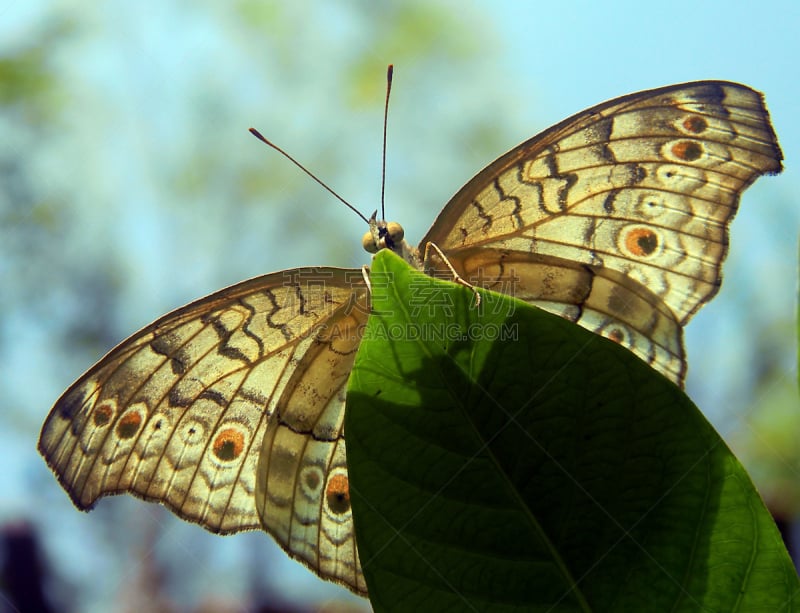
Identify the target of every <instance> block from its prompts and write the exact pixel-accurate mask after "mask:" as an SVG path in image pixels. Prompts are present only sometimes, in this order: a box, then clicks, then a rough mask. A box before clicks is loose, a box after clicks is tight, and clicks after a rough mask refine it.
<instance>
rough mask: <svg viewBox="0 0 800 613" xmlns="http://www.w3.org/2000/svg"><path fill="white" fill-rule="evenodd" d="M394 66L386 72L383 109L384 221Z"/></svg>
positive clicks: (382, 176) (382, 211) (382, 186)
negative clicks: (387, 141) (388, 133)
mask: <svg viewBox="0 0 800 613" xmlns="http://www.w3.org/2000/svg"><path fill="white" fill-rule="evenodd" d="M393 74H394V65H393V64H389V68H388V69H387V70H386V104H385V105H384V107H383V162H382V163H381V219H386V209H385V206H384V193H385V192H386V126H387V124H388V123H389V94H391V93H392V75H393Z"/></svg>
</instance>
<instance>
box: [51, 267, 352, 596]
mask: <svg viewBox="0 0 800 613" xmlns="http://www.w3.org/2000/svg"><path fill="white" fill-rule="evenodd" d="M367 315H368V300H367V297H366V286H365V283H364V280H363V277H362V274H361V271H360V270H341V269H333V268H306V269H296V270H291V271H285V272H283V273H275V274H271V275H266V276H263V277H259V278H256V279H252V280H250V281H246V282H243V283H240V284H238V285H235V286H232V287H230V288H228V289H225V290H222V291H220V292H217V293H216V294H213V295H211V296H208V297H207V298H203V299H201V300H198V301H196V302H194V303H192V304H190V305H188V306H186V307H183V308H181V309H179V310H177V311H175V312H173V313H170V314H168V315H166V316H164V317H162V318H161V319H159V320H158V321H156V322H154V323H153V324H151V325H150V326H148V327H147V328H145V329H143V330H142V331H140V332H138V333H136V334H135V335H133V336H132V337H131V338H129V339H127V340H125V341H124V342H122V343H121V344H120V345H119V346H118V347H116V348H115V349H113V350H112V351H111V352H110V353H109V354H108V355H106V356H105V357H104V358H103V359H102V360H100V362H98V363H97V364H96V365H95V366H94V367H93V368H91V369H90V370H89V371H88V372H87V373H86V374H85V375H84V376H83V377H81V378H80V379H79V380H78V381H77V382H76V383H75V384H74V385H73V386H72V387H70V389H69V390H67V391H66V392H65V393H64V395H63V396H62V397H61V398H60V399H59V400H58V401H57V402H56V404H55V405H54V407H53V409H52V410H51V412H50V414H49V415H48V417H47V420H46V421H45V424H44V426H43V428H42V433H41V436H40V439H39V450H40V452H41V453H42V455H43V456H44V457H45V459H46V460H47V463H48V464H49V465H50V466H51V467H52V468H53V470H54V471H55V473H56V475H58V478H59V480H60V482H61V483H62V485H63V486H64V488H65V489H66V490H67V492H68V493H69V495H70V497H71V498H72V500H73V501H74V502H75V504H76V505H77V506H78V507H79V508H81V509H89V508H91V506H92V505H93V504H94V502H95V501H96V500H97V499H98V498H100V497H102V496H104V495H108V494H118V493H123V492H130V493H132V494H135V495H137V496H139V497H141V498H144V499H147V500H153V501H158V502H162V503H164V504H165V505H166V506H168V507H169V508H171V509H172V510H173V511H175V513H177V514H178V515H179V516H181V517H183V518H184V519H188V520H190V521H194V522H197V523H200V524H202V525H203V526H204V527H206V528H207V529H209V530H211V531H214V532H220V533H229V532H236V531H239V530H247V529H253V528H258V527H260V525H261V520H260V519H259V515H258V509H257V505H256V491H257V489H258V488H259V487H262V485H263V484H262V485H258V484H257V478H258V477H257V475H258V474H259V471H260V472H261V474H262V475H263V474H265V473H269V475H270V477H271V478H270V483H269V487H270V488H274V489H275V491H276V492H279V491H283V490H289V491H291V490H293V489H294V490H297V491H300V490H301V489H302V488H305V489H304V490H303V491H305V492H306V493H309V492H310V491H311V489H313V488H310V486H311V485H314V484H313V478H312V477H311V476H309V474H310V472H309V471H311V472H313V474H314V475H317V476H319V479H320V482H319V484H318V487H317V488H316V490H314V491H315V492H316V497H314V496H305V497H303V496H296V495H293V496H290V507H289V509H288V510H287V512H286V513H284V514H276V517H271V518H269V522H270V523H269V524H268V525H267V524H265V527H266V528H267V529H268V530H269V531H270V532H271V533H273V534H274V535H275V536H276V538H277V539H278V540H279V542H282V544H283V545H284V546H285V547H292V546H295V545H296V542H295V541H296V540H297V539H296V538H294V537H292V538H288V539H287V538H283V539H282V538H281V537H282V535H284V534H296V532H297V529H296V526H298V525H300V524H302V523H303V522H306V524H312V523H315V524H316V525H317V526H319V525H320V524H322V525H323V526H324V525H325V522H326V521H327V519H326V517H323V515H324V514H325V512H326V507H325V504H326V503H327V504H328V505H329V506H330V503H329V502H327V501H326V498H325V495H324V494H325V492H326V491H331V492H333V491H334V490H336V488H337V487H339V488H340V489H341V487H342V483H341V480H338V481H334V484H333V486H331V485H330V481H331V478H332V476H334V475H335V474H336V470H337V468H339V467H342V466H344V449H343V445H344V442H343V432H342V430H343V428H342V419H343V411H344V384H345V383H346V380H347V374H349V372H350V368H351V367H352V362H353V359H354V357H355V352H356V350H357V348H358V344H359V341H360V338H361V337H360V334H361V325H363V322H365V321H366V317H367ZM337 333H339V334H343V335H345V336H341V337H340V336H336V334H337ZM304 429H305V430H307V431H308V432H306V433H305V434H303V435H302V436H306V434H308V433H311V434H313V436H311V437H308V436H306V438H308V439H309V441H308V444H307V445H306V446H304V447H303V446H298V445H294V446H286V447H285V450H286V451H287V453H293V454H295V458H294V459H295V460H297V461H298V462H299V465H300V466H301V467H305V466H311V467H313V468H311V469H308V470H306V473H308V474H306V473H304V472H302V471H294V472H293V471H286V470H283V471H281V467H274V468H270V466H269V463H270V461H271V458H275V456H276V454H275V453H274V450H275V446H274V443H273V439H274V436H275V435H276V433H277V432H279V431H283V430H288V431H291V432H294V433H300V432H302V431H304ZM265 437H267V438H269V442H268V444H267V447H268V448H269V449H268V451H267V452H266V453H262V446H263V445H264V444H265V443H264V439H265ZM315 440H316V441H317V443H318V444H317V446H316V447H315V445H314V441H315ZM322 447H325V448H326V450H325V451H324V452H323V451H320V449H321V448H322ZM337 447H341V448H342V449H341V451H337ZM277 455H278V456H280V454H277ZM259 458H261V460H259ZM283 459H285V457H284V458H283ZM280 460H281V458H280V457H278V458H277V459H276V462H278V461H280ZM282 468H285V465H284V466H283V467H282ZM276 475H277V478H276ZM301 477H305V480H304V481H303V483H302V484H300V483H299V482H298V480H299V479H300V478H301ZM281 479H285V480H287V481H286V482H285V483H281V482H280V480H281ZM348 501H349V499H348ZM336 509H338V510H339V511H341V509H342V505H341V504H340V505H339V506H338V507H336ZM342 515H343V514H342V513H341V512H340V513H339V514H338V515H336V514H334V517H336V518H337V519H339V518H341V516H342ZM348 521H349V523H347V522H340V523H343V524H344V525H343V526H340V528H339V532H340V538H341V539H342V540H344V539H345V533H349V538H350V539H351V540H352V538H353V537H352V532H353V531H352V520H349V516H348ZM302 538H304V539H306V540H307V541H309V542H311V541H313V542H317V539H316V537H315V538H314V539H311V538H310V537H309V536H303V537H302ZM354 548H355V546H354V545H352V549H353V550H354ZM326 555H328V557H330V555H331V554H330V553H327V554H326ZM349 556H350V558H349V559H350V562H351V563H350V568H348V569H343V567H342V565H338V566H337V565H333V568H332V569H329V570H330V571H331V572H325V570H324V569H323V571H322V572H321V573H320V574H323V575H327V576H328V577H329V578H333V579H336V580H339V581H349V582H352V583H353V586H354V589H358V588H359V584H358V581H357V580H356V579H354V577H356V576H360V567H358V568H357V570H356V569H355V565H354V564H353V563H352V559H353V554H352V552H351V553H350V554H349ZM299 557H301V558H302V559H304V561H305V562H306V563H307V564H309V565H310V566H312V567H314V568H315V570H319V567H320V566H324V564H323V561H320V558H319V557H318V556H315V555H301V556H299ZM337 571H339V572H340V574H344V575H345V576H337V575H336V572H337ZM361 581H362V586H363V577H362V578H361ZM363 589H365V588H363V587H362V590H363Z"/></svg>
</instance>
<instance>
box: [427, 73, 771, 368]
mask: <svg viewBox="0 0 800 613" xmlns="http://www.w3.org/2000/svg"><path fill="white" fill-rule="evenodd" d="M781 160H782V154H781V150H780V147H779V145H778V142H777V139H776V136H775V133H774V131H773V129H772V126H771V124H770V120H769V115H768V113H767V110H766V107H765V105H764V100H763V97H762V95H761V94H760V93H758V92H756V91H754V90H752V89H750V88H748V87H745V86H743V85H739V84H736V83H728V82H722V81H702V82H696V83H685V84H681V85H673V86H670V87H664V88H661V89H655V90H651V91H645V92H640V93H635V94H631V95H628V96H624V97H622V98H618V99H616V100H612V101H609V102H606V103H604V104H601V105H599V106H596V107H594V108H592V109H589V110H587V111H584V112H582V113H579V114H577V115H575V116H573V117H571V118H569V119H567V120H565V121H563V122H561V123H560V124H558V125H556V126H554V127H552V128H550V129H549V130H546V131H545V132H543V133H541V134H539V135H538V136H536V137H534V138H533V139H531V140H529V141H527V142H525V143H522V144H521V145H519V146H518V147H516V148H515V149H513V150H511V151H509V152H508V153H507V154H505V155H503V156H502V157H500V158H499V159H498V160H496V161H495V162H493V163H492V164H490V165H489V166H488V167H486V168H485V169H484V170H482V171H481V172H480V173H478V175H477V176H475V178H473V179H472V180H471V181H470V182H469V183H467V184H466V185H465V186H464V187H463V188H462V189H461V190H460V191H459V192H458V193H457V194H456V195H455V196H454V197H453V198H452V199H451V200H450V202H449V203H448V204H447V206H446V207H445V208H444V209H443V211H442V212H441V214H440V215H439V217H438V218H437V220H436V222H435V223H434V224H433V226H432V228H431V229H430V230H429V232H428V234H427V235H426V236H425V238H424V239H423V240H422V242H421V243H420V250H422V249H424V248H425V246H426V245H427V243H429V242H433V243H435V244H437V245H438V246H439V247H440V248H441V249H442V250H443V251H444V253H445V255H446V256H447V258H448V259H449V261H450V263H451V264H452V265H453V266H454V267H455V269H456V271H458V272H459V274H461V275H462V276H463V277H464V278H465V279H466V280H468V281H470V282H472V283H474V284H476V285H478V286H480V287H487V288H490V289H496V290H499V291H503V292H506V293H510V294H513V295H515V296H517V297H519V298H522V299H524V300H528V301H530V302H533V303H535V304H537V305H539V306H542V307H543V308H545V309H547V310H550V311H553V312H556V313H558V314H560V315H563V316H564V317H567V318H569V319H571V320H573V321H577V322H578V323H580V324H581V325H583V326H585V327H586V328H588V329H590V330H592V331H595V332H598V333H600V334H602V335H603V336H607V337H609V338H611V339H613V340H616V341H618V342H620V343H621V344H623V345H625V346H627V347H629V348H630V349H632V350H633V351H634V352H635V353H636V354H637V355H639V357H641V358H643V359H644V360H645V361H647V362H648V363H650V364H651V365H652V366H653V367H654V368H656V369H657V370H659V371H660V372H661V373H663V374H664V375H665V376H667V377H668V378H670V379H672V380H673V381H675V382H676V383H678V384H682V382H683V378H684V376H685V373H686V361H685V358H684V350H683V341H682V326H683V325H684V324H685V323H686V322H687V321H688V320H689V318H690V317H691V316H692V315H693V314H694V313H695V312H696V311H697V309H699V308H700V307H701V306H702V305H703V304H704V303H705V302H707V301H708V300H709V299H710V298H712V297H713V296H714V294H716V292H717V290H718V289H719V286H720V282H721V276H720V269H721V265H722V261H723V259H724V257H725V254H726V251H727V245H728V225H729V223H730V221H731V218H732V217H733V215H734V214H735V212H736V209H737V206H738V203H739V197H740V195H741V193H742V192H743V191H744V189H745V188H747V186H749V185H750V184H751V183H752V182H753V181H754V180H755V179H756V178H758V177H759V176H760V175H762V174H765V173H778V172H780V171H781ZM427 264H428V266H429V269H432V270H446V269H443V267H442V264H441V262H437V261H436V258H432V259H431V261H430V262H427Z"/></svg>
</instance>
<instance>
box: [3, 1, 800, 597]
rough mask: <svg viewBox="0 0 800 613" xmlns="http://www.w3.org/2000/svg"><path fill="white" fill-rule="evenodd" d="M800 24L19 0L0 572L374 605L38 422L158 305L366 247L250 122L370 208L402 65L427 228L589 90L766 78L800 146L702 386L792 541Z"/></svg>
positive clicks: (683, 6)
mask: <svg viewBox="0 0 800 613" xmlns="http://www.w3.org/2000/svg"><path fill="white" fill-rule="evenodd" d="M798 31H800V4H798V3H797V2H793V1H792V0H785V1H783V2H779V1H769V0H764V1H762V2H759V3H750V2H744V1H738V0H729V1H726V2H702V3H701V2H696V1H693V2H686V1H681V0H676V1H673V2H669V3H642V2H616V3H604V2H588V1H586V2H572V3H522V2H519V3H517V2H512V1H510V0H509V1H499V2H497V1H496V2H491V3H490V2H485V3H470V2H456V1H455V0H452V1H447V0H411V1H408V2H403V3H376V2H372V1H368V0H362V1H357V2H348V3H344V2H342V3H322V2H303V1H300V2H266V1H258V0H239V1H237V2H229V3H228V2H226V3H215V2H209V1H202V0H201V1H199V2H188V1H180V0H167V1H163V2H144V3H132V2H123V1H121V0H109V1H108V2H96V3H92V2H79V1H76V0H54V1H51V2H46V1H42V0H30V1H28V2H17V3H5V6H4V7H3V8H2V9H0V109H1V110H2V112H0V287H1V288H2V290H0V315H1V316H2V317H1V318H0V365H1V366H2V367H1V368H0V388H1V389H2V391H3V393H2V395H1V396H0V420H2V421H0V466H2V469H1V470H0V540H1V541H2V545H3V547H2V552H0V553H2V555H3V559H2V565H1V566H0V568H1V569H2V572H3V577H4V578H5V579H4V580H0V585H2V583H3V581H5V582H6V586H5V587H6V589H8V581H9V577H12V578H13V576H14V573H15V572H22V571H23V569H27V568H28V566H26V564H30V567H31V568H33V569H35V571H36V572H41V573H42V574H43V577H44V585H45V588H46V592H45V596H46V598H47V599H48V603H49V606H50V607H51V608H50V610H52V611H59V612H62V611H64V612H66V611H87V612H101V611H103V612H105V611H133V610H161V611H182V612H183V611H186V612H190V611H192V612H194V611H201V610H231V611H250V610H267V607H272V608H273V610H278V609H281V608H284V607H288V606H291V607H293V608H294V610H317V609H326V610H340V609H344V610H347V609H350V608H358V607H361V608H366V607H367V604H366V601H363V600H361V599H358V598H356V597H353V596H351V595H350V594H349V592H347V591H346V590H344V589H343V588H339V587H336V586H333V585H331V584H327V583H324V582H322V581H320V580H318V579H316V577H315V576H313V575H312V574H311V573H309V572H308V571H307V570H305V568H304V567H302V566H301V565H300V564H298V563H296V562H293V561H291V560H289V558H288V557H287V556H286V555H285V554H283V553H282V552H281V551H280V550H279V549H278V547H277V546H275V545H274V544H273V542H272V540H271V539H270V538H269V537H268V536H266V535H265V534H263V533H250V534H246V535H237V536H230V537H225V538H223V537H216V536H213V535H210V534H207V533H206V532H204V531H203V530H202V529H201V528H199V527H197V526H195V525H190V524H186V523H184V522H181V521H179V520H177V519H175V518H174V517H173V516H172V515H171V514H169V513H168V512H167V511H165V510H164V509H162V508H161V507H159V506H158V505H154V504H146V503H144V502H141V501H138V500H133V499H130V498H129V497H117V498H112V499H106V500H104V501H102V502H101V503H100V504H99V505H98V507H97V509H96V510H95V511H94V512H93V513H91V514H84V513H80V512H78V511H77V510H75V509H74V508H73V507H72V506H71V504H70V502H69V500H68V498H67V496H66V494H65V493H64V492H63V491H62V490H61V488H60V487H59V486H58V484H57V483H56V480H55V478H54V477H53V475H52V474H51V473H50V472H49V470H48V469H47V468H46V466H45V464H44V461H43V460H42V459H41V458H40V457H39V455H38V454H37V453H36V440H37V436H38V431H39V428H40V427H41V424H42V422H43V420H44V418H45V416H46V414H47V412H48V411H49V409H50V407H51V406H52V404H53V402H54V401H55V400H56V398H57V397H58V396H59V394H60V393H61V392H62V391H63V390H64V389H65V388H66V387H67V386H68V385H69V384H70V383H71V382H72V381H73V380H74V379H76V378H77V377H78V376H79V375H80V374H81V373H82V372H84V371H85V370H86V369H87V368H88V367H89V366H91V365H92V364H93V363H94V362H95V361H96V360H97V359H98V358H100V357H101V356H102V355H103V354H104V353H105V352H106V351H107V350H108V349H110V348H111V347H112V346H113V345H115V344H116V343H117V342H119V341H120V340H121V339H123V338H124V337H126V336H128V335H129V334H130V333H132V332H134V331H135V330H137V329H138V328H140V327H141V326H143V325H145V324H147V323H149V322H150V321H151V320H153V319H155V318H156V317H158V316H159V315H161V314H163V313H165V312H167V311H169V310H171V309H173V308H175V307H178V306H180V305H182V304H184V303H186V302H188V301H190V300H192V299H194V298H197V297H200V296H202V295H205V294H207V293H210V292H212V291H214V290H216V289H219V288H221V287H223V286H225V285H229V284H232V283H235V282H237V281H240V280H242V279H245V278H247V277H251V276H255V275H258V274H262V273H265V272H270V271H274V270H280V269H283V268H290V267H294V266H301V265H316V264H327V265H333V266H344V267H357V266H360V265H361V264H364V263H366V262H367V261H368V257H367V256H366V254H364V253H362V252H361V248H360V241H359V239H360V237H361V234H362V233H363V231H364V227H363V222H361V221H360V220H359V219H357V217H356V216H355V215H353V214H352V213H351V212H350V211H348V210H347V209H345V207H343V206H342V205H341V204H340V203H338V202H337V201H335V200H334V199H333V198H331V197H330V196H329V195H328V194H327V193H325V192H324V191H322V190H321V189H320V188H319V186H318V185H317V184H315V183H314V182H312V181H311V180H309V179H308V178H307V177H306V176H304V175H303V174H301V173H300V172H298V171H297V169H296V168H294V167H293V166H292V165H291V164H290V163H289V162H288V161H287V160H285V159H283V158H282V157H280V156H279V155H277V154H276V153H275V152H273V151H272V150H270V149H268V148H266V147H264V146H263V145H262V144H260V143H259V142H257V141H256V140H255V139H254V138H253V137H252V136H250V135H249V134H248V132H247V128H248V127H250V126H255V127H257V128H259V129H260V130H261V131H262V132H263V133H264V134H265V135H267V136H268V137H269V138H271V139H273V140H274V141H275V142H277V143H278V144H280V145H281V146H283V147H284V148H286V149H288V150H289V151H290V152H291V153H292V154H293V155H295V156H296V157H297V158H299V159H300V160H302V161H303V162H304V163H305V164H306V165H307V166H308V167H309V168H311V169H313V170H314V172H316V173H317V174H318V175H319V176H320V177H321V178H322V179H324V180H326V181H328V182H329V183H330V184H331V185H332V186H333V187H334V188H335V189H337V190H338V191H339V192H340V193H341V194H342V195H343V196H344V197H345V198H347V199H349V200H350V201H351V202H352V203H353V204H355V205H356V206H357V207H359V208H360V209H361V210H362V211H363V212H365V213H367V214H369V213H371V212H372V210H374V209H375V208H376V207H377V203H378V199H379V193H380V157H381V122H382V112H383V96H384V87H385V81H384V75H385V70H386V66H387V64H389V63H394V64H395V81H394V90H393V95H392V103H391V111H390V117H389V148H388V169H387V187H386V194H387V207H388V209H387V216H388V217H390V218H393V219H397V220H398V221H401V222H402V223H403V224H404V225H405V228H406V236H407V237H408V238H410V239H411V241H412V242H416V241H417V240H418V239H419V238H420V237H421V236H422V235H423V234H424V233H425V231H426V230H427V228H428V226H429V225H430V223H431V222H432V221H433V219H434V217H435V216H436V214H437V212H438V211H439V210H440V208H441V207H442V206H443V205H444V203H445V202H446V201H447V200H448V198H449V197H450V196H451V195H452V194H453V193H454V192H455V191H456V190H457V189H458V188H459V187H460V186H461V185H462V184H463V183H464V182H466V181H467V180H468V179H469V178H470V177H471V176H472V175H473V174H474V173H475V172H477V171H478V170H480V169H481V168H482V167H483V166H485V165H486V164H488V163H489V162H490V161H492V160H493V159H494V158H495V157H497V156H498V155H500V154H501V153H503V152H504V151H506V150H508V149H509V148H511V147H512V146H514V145H516V144H517V143H518V142H520V141H522V140H525V139H527V138H528V137H530V136H532V135H533V134H535V133H536V132H538V131H540V130H542V129H544V128H546V127H548V126H549V125H551V124H553V123H555V122H557V121H559V120H561V119H563V118H565V117H567V116H568V115H571V114H572V113H575V112H577V111H580V110H582V109H584V108H586V107H588V106H591V105H594V104H596V103H598V102H601V101H603V100H606V99H608V98H612V97H615V96H618V95H622V94H625V93H629V92H633V91H637V90H641V89H646V88H651V87H657V86H661V85H667V84H671V83H676V82H681V81H689V80H694V79H709V78H711V79H728V80H733V81H741V82H743V83H747V84H749V85H751V86H753V87H755V88H757V89H759V90H761V91H763V92H765V94H766V98H767V103H768V105H769V108H770V110H771V113H772V119H773V122H774V125H775V129H776V131H777V133H778V135H779V138H780V141H781V144H782V146H783V151H784V154H785V157H786V162H785V163H786V166H787V168H786V171H785V172H784V173H783V174H782V175H780V176H778V177H767V178H762V179H760V180H759V181H758V182H757V183H756V184H755V185H754V186H753V187H752V188H751V189H749V190H748V191H747V192H746V194H745V196H744V198H743V201H742V206H741V212H740V213H739V215H738V217H737V219H736V220H735V222H734V224H733V228H732V233H731V249H730V254H729V257H728V260H727V264H726V266H725V269H724V272H725V281H724V284H723V287H722V291H721V292H720V294H719V295H718V296H717V297H716V298H715V299H714V300H713V302H712V303H711V304H709V305H708V306H707V307H706V308H705V309H703V311H702V312H701V313H700V314H698V315H697V316H696V317H695V318H694V320H693V321H692V322H691V323H690V325H689V326H688V329H687V332H686V339H687V346H688V355H689V378H688V383H687V391H688V393H689V394H690V396H691V397H692V398H693V399H694V400H695V402H696V403H697V404H698V406H699V407H700V408H701V409H702V410H703V411H704V413H705V414H706V415H707V416H708V418H709V419H710V420H711V421H712V423H713V424H714V425H715V426H716V428H717V429H718V430H719V431H720V433H721V434H722V436H723V437H724V438H725V440H726V441H727V442H728V444H729V445H730V446H731V447H732V448H733V449H734V451H735V452H736V453H737V454H738V455H739V457H740V458H741V460H742V461H743V463H744V464H745V466H746V467H747V468H748V470H749V471H750V472H751V475H752V477H753V479H754V481H755V482H756V484H757V486H758V487H759V489H760V491H761V492H762V495H763V496H764V498H765V500H766V501H767V503H768V505H769V506H770V508H771V509H772V511H773V512H774V513H775V515H776V516H777V517H778V518H779V520H780V521H781V525H782V527H785V528H786V529H787V534H788V535H789V536H790V537H791V535H792V534H794V538H795V542H797V540H798V536H799V535H798V530H797V525H798V517H800V451H798V449H800V444H798V443H800V408H798V397H797V389H796V380H797V379H796V371H795V368H796V366H795V363H796V353H795V351H796V348H795V344H796V335H795V332H794V330H795V326H794V317H795V315H794V313H795V298H796V293H797V238H798V228H799V227H800V223H799V222H800V204H799V201H800V174H798V171H797V160H798V158H799V157H800V123H799V122H798V119H797V118H798V114H799V112H800V103H798V101H800V79H798V72H797V58H798V57H800V49H798ZM792 530H793V531H794V532H792ZM795 551H796V549H795ZM25 572H28V571H25ZM30 572H34V571H33V570H32V571H30ZM7 595H8V594H6V596H7ZM143 603H145V604H143ZM9 606H10V605H9V602H8V600H7V599H6V600H5V601H4V602H3V601H2V596H0V611H5V610H14V609H12V608H9ZM4 607H5V608H4ZM142 607H144V608H142ZM42 610H44V609H42Z"/></svg>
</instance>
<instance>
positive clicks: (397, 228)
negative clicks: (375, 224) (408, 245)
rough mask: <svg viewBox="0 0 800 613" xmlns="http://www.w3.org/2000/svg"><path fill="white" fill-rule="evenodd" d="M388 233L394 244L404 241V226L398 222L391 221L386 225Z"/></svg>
mask: <svg viewBox="0 0 800 613" xmlns="http://www.w3.org/2000/svg"><path fill="white" fill-rule="evenodd" d="M386 232H387V234H388V235H389V238H390V239H391V241H392V243H395V244H396V243H399V242H401V241H402V240H403V237H404V236H405V234H406V233H405V230H403V226H401V225H400V224H399V223H397V222H396V221H390V222H389V223H387V224H386Z"/></svg>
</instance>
